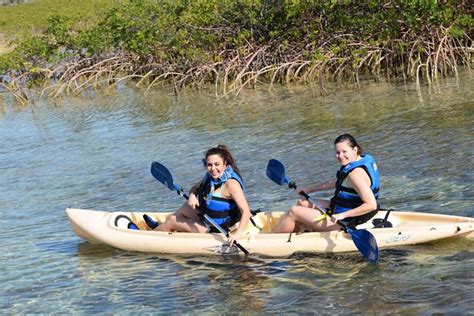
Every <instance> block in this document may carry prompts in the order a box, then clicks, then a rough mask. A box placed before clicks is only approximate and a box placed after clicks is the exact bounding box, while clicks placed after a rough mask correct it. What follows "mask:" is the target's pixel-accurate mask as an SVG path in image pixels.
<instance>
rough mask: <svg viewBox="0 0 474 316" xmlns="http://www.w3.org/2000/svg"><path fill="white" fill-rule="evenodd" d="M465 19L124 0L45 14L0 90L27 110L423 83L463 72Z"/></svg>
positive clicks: (349, 8) (468, 44) (408, 9)
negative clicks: (128, 97)
mask: <svg viewBox="0 0 474 316" xmlns="http://www.w3.org/2000/svg"><path fill="white" fill-rule="evenodd" d="M472 13H473V12H472V8H470V7H469V2H466V1H443V2H441V1H435V0H411V1H409V0H404V1H401V0H395V1H387V2H385V3H383V2H380V1H374V0H365V1H347V0H345V1H344V0H340V1H335V0H332V1H323V0H306V1H305V0H287V1H283V0H276V1H269V0H235V1H224V0H221V1H218V0H195V1H190V0H179V1H174V0H161V1H160V0H156V1H152V0H130V1H126V2H125V1H124V2H123V3H121V5H119V6H116V7H114V8H112V9H111V10H109V11H108V12H107V13H106V14H104V15H103V16H102V17H101V18H100V19H97V21H94V23H93V25H92V26H91V25H90V24H91V21H88V23H84V24H81V23H77V21H76V22H74V23H72V22H71V21H70V20H69V19H68V17H67V16H59V15H54V16H51V17H50V18H49V24H48V26H47V27H46V28H45V29H44V31H43V32H42V33H41V34H39V35H36V36H33V37H30V38H25V39H23V40H22V41H21V42H19V43H18V44H17V46H16V47H15V49H14V51H13V52H11V53H8V54H4V55H1V56H0V74H1V77H0V78H1V79H0V85H2V86H3V87H4V88H6V89H8V90H9V91H10V92H12V93H13V94H14V95H15V97H16V98H17V99H18V100H19V101H20V102H27V98H28V97H31V91H36V92H37V93H40V94H43V93H47V94H48V95H52V96H55V95H60V94H62V93H65V92H72V93H80V92H81V91H82V90H84V89H87V88H90V87H96V86H110V85H114V84H117V83H118V82H122V81H127V82H133V83H135V84H136V85H144V86H146V87H147V89H150V88H152V87H153V86H155V85H172V86H173V87H174V89H175V90H179V89H181V88H183V87H186V86H194V87H203V86H209V84H213V85H214V87H215V90H216V93H217V94H219V95H225V94H229V93H238V92H239V91H240V89H242V88H243V87H246V86H251V85H259V84H268V85H273V84H275V83H289V82H314V81H316V82H321V83H322V87H323V88H324V82H325V81H326V80H344V81H346V80H350V81H354V82H358V81H359V80H361V78H376V79H382V78H387V79H388V80H404V81H406V80H416V81H417V82H419V81H420V80H427V81H431V80H435V79H436V78H437V77H439V76H448V75H452V74H456V72H457V69H458V66H459V65H466V66H468V67H471V66H472V52H473V46H472V35H473V34H472V30H473V25H474V23H473V21H474V19H473V17H472ZM84 25H87V26H86V27H85V26H84ZM31 87H35V88H34V90H32V89H30V88H31ZM38 87H41V88H38Z"/></svg>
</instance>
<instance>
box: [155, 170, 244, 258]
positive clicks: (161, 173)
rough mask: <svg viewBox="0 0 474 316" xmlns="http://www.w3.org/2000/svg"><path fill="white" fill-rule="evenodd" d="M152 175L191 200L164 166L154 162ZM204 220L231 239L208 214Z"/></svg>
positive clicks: (240, 247)
mask: <svg viewBox="0 0 474 316" xmlns="http://www.w3.org/2000/svg"><path fill="white" fill-rule="evenodd" d="M151 174H152V175H153V177H155V179H156V180H158V181H160V182H161V183H163V184H164V185H165V186H166V187H168V189H170V190H172V191H176V192H177V193H178V194H179V195H181V196H183V197H184V198H185V199H186V200H187V199H189V196H188V195H187V194H185V193H184V192H183V189H181V188H180V187H179V186H178V185H177V184H174V183H173V176H172V175H171V173H170V172H169V171H168V169H167V168H166V167H165V166H163V165H162V164H161V163H159V162H157V161H153V162H152V163H151ZM204 218H205V219H206V221H208V222H209V223H210V224H211V225H212V226H214V227H215V228H216V229H217V230H218V231H219V232H221V233H222V234H224V235H225V236H226V237H227V238H228V237H229V233H228V232H226V231H225V230H224V229H223V228H222V227H221V226H220V225H219V224H217V223H216V222H215V221H213V220H212V218H210V217H209V216H208V215H207V214H204ZM234 243H235V245H236V246H237V247H238V248H239V249H240V250H241V251H242V252H243V253H245V254H246V255H248V254H249V252H248V250H247V249H245V248H244V247H243V246H242V245H241V244H239V243H238V242H236V241H234Z"/></svg>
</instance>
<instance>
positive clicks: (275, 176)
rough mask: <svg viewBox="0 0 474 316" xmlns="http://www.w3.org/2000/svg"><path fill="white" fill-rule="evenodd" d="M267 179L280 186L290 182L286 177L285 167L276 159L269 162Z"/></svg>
mask: <svg viewBox="0 0 474 316" xmlns="http://www.w3.org/2000/svg"><path fill="white" fill-rule="evenodd" d="M267 177H268V178H270V180H272V181H273V182H275V183H276V184H278V185H284V184H287V183H288V182H289V180H288V178H287V177H286V175H285V166H284V165H283V164H282V163H281V162H279V161H278V160H276V159H270V160H269V161H268V165H267Z"/></svg>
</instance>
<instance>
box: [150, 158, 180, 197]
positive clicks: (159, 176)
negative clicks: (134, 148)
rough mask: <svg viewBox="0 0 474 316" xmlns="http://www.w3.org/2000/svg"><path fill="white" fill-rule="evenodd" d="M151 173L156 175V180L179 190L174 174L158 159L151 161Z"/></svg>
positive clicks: (169, 187)
mask: <svg viewBox="0 0 474 316" xmlns="http://www.w3.org/2000/svg"><path fill="white" fill-rule="evenodd" d="M151 174H152V175H153V177H155V179H156V180H158V181H160V182H161V183H163V184H164V185H165V186H167V187H168V189H170V190H173V191H179V190H180V188H179V187H178V186H177V185H175V184H174V183H173V176H172V175H171V173H170V172H169V171H168V169H166V167H165V166H163V165H162V164H161V163H159V162H157V161H153V162H152V163H151Z"/></svg>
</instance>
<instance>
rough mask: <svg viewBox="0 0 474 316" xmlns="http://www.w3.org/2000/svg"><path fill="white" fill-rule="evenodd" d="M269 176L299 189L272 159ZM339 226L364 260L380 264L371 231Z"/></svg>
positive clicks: (342, 224) (303, 193)
mask: <svg viewBox="0 0 474 316" xmlns="http://www.w3.org/2000/svg"><path fill="white" fill-rule="evenodd" d="M267 176H268V178H270V180H272V181H273V182H275V183H276V184H278V185H285V184H287V185H288V187H289V188H291V189H295V190H296V188H297V186H296V183H295V182H293V181H291V180H290V179H289V178H288V177H287V176H286V175H285V166H284V165H283V164H282V163H281V162H280V161H278V160H276V159H270V160H269V161H268V165H267ZM298 193H299V194H300V195H301V196H303V197H304V198H305V199H306V200H308V201H309V202H311V203H312V204H313V205H315V206H316V207H317V208H318V210H319V211H320V212H321V213H322V214H325V215H327V216H329V217H332V216H330V215H329V214H328V213H327V211H326V209H325V208H324V206H323V205H321V203H319V202H318V201H317V200H313V199H311V198H310V196H309V195H308V194H307V193H306V192H304V191H300V192H298ZM337 224H339V226H341V227H342V228H343V229H344V231H346V232H347V233H349V234H350V235H351V237H352V241H353V242H354V244H355V246H356V247H357V249H358V250H359V251H360V252H361V253H362V255H363V256H364V258H366V259H367V260H368V261H369V262H371V263H377V262H378V260H379V249H378V246H377V241H376V240H375V237H374V236H373V235H372V234H371V233H370V232H369V231H367V230H365V229H352V228H351V227H347V225H345V224H344V223H342V222H340V221H337Z"/></svg>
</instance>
